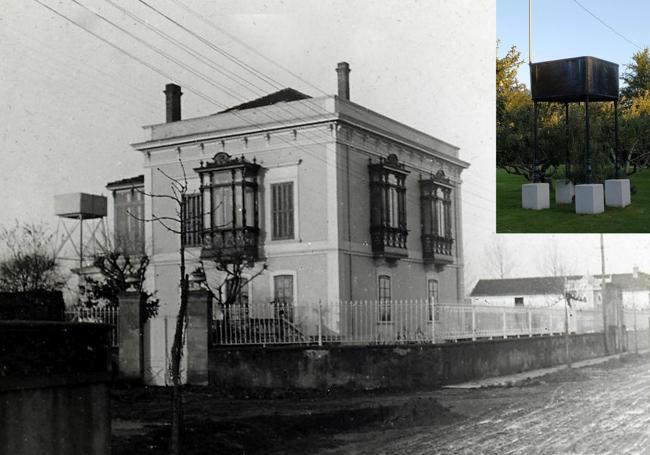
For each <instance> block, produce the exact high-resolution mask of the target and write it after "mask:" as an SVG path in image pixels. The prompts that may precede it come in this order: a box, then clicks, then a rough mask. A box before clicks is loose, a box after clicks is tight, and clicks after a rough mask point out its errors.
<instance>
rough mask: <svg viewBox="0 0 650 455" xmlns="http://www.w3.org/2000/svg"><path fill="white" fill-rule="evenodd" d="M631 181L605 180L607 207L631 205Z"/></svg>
mask: <svg viewBox="0 0 650 455" xmlns="http://www.w3.org/2000/svg"><path fill="white" fill-rule="evenodd" d="M631 201H632V199H631V197H630V181H629V180H628V179H611V180H605V205H606V206H607V207H625V206H627V205H630V203H631Z"/></svg>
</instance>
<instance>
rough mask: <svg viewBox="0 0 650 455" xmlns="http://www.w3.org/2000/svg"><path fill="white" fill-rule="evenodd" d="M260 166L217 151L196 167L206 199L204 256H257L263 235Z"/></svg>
mask: <svg viewBox="0 0 650 455" xmlns="http://www.w3.org/2000/svg"><path fill="white" fill-rule="evenodd" d="M259 169H260V166H259V165H258V164H256V163H255V162H252V163H251V162H249V161H246V160H245V159H244V158H243V157H242V158H231V157H230V156H229V155H228V154H227V153H217V154H216V155H215V157H214V160H213V161H212V162H210V163H207V164H205V165H203V164H202V165H201V167H200V168H197V169H195V171H196V172H197V173H198V174H199V176H200V178H201V194H202V199H203V226H204V234H203V252H202V257H216V258H217V259H219V260H221V261H225V262H229V261H241V260H247V261H254V260H256V259H257V256H258V252H257V249H258V248H257V247H258V238H259V216H258V212H259V210H258V183H257V176H258V172H259Z"/></svg>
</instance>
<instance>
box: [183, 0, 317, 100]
mask: <svg viewBox="0 0 650 455" xmlns="http://www.w3.org/2000/svg"><path fill="white" fill-rule="evenodd" d="M171 1H172V2H173V3H176V4H177V5H179V6H180V7H181V8H183V9H184V10H185V11H187V12H188V13H190V14H191V15H192V16H194V17H196V18H197V19H199V20H200V21H201V22H203V23H205V24H207V25H208V26H210V27H212V28H213V29H214V30H216V31H218V32H220V33H223V34H224V35H226V36H227V37H228V38H230V39H231V40H233V41H235V42H237V43H239V44H240V45H241V46H243V47H244V48H245V49H247V50H248V51H250V52H252V53H253V54H255V55H257V56H258V57H261V58H263V59H264V60H266V61H267V62H269V63H271V64H272V65H275V66H277V67H278V68H280V69H281V70H283V71H285V72H287V73H288V74H290V75H291V76H293V77H295V78H296V79H298V80H299V81H301V82H303V83H304V84H306V85H308V86H309V87H311V88H313V89H314V90H316V91H317V92H320V93H321V94H322V95H328V93H326V92H325V91H323V90H322V89H320V88H319V87H317V86H316V85H313V84H312V83H310V82H309V81H307V80H305V79H303V78H302V77H300V76H299V75H298V74H296V73H294V72H293V71H291V70H290V69H288V68H286V67H284V66H283V65H281V64H280V63H278V62H276V61H275V60H273V59H271V58H269V57H267V56H266V55H264V54H263V53H261V52H259V51H258V50H257V49H255V48H254V47H252V46H249V45H248V44H247V43H246V42H244V41H242V40H240V39H239V38H237V37H236V36H234V35H232V34H231V33H228V32H227V31H226V30H224V29H223V28H221V27H218V26H217V25H215V24H214V23H213V22H211V21H209V20H207V19H206V18H205V17H204V16H202V15H200V14H199V13H197V12H196V11H194V10H192V9H191V8H190V7H189V6H187V5H186V4H185V3H184V2H183V1H181V0H171Z"/></svg>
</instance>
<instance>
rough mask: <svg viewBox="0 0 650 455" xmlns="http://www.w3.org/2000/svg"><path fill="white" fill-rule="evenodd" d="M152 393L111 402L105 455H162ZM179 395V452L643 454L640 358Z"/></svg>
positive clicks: (647, 417)
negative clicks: (434, 379) (380, 389)
mask: <svg viewBox="0 0 650 455" xmlns="http://www.w3.org/2000/svg"><path fill="white" fill-rule="evenodd" d="M166 394H167V392H166V391H164V390H160V389H157V390H152V389H147V390H140V391H137V390H136V391H118V392H115V393H114V397H115V400H114V407H113V415H114V422H113V428H114V431H113V434H114V438H113V443H114V444H113V453H114V454H115V455H120V454H127V453H156V454H157V453H164V447H165V438H166V435H167V433H168V428H167V427H166V425H165V423H164V422H165V421H166V420H167V418H166V416H167V415H168V414H167V400H166V396H167V395H166ZM277 395H278V396H274V397H254V398H250V397H248V398H246V397H234V398H233V397H225V396H221V395H219V394H216V393H215V392H214V391H213V390H211V389H191V390H190V391H189V393H188V396H187V405H186V416H187V424H188V425H187V433H186V438H185V440H186V447H185V450H184V453H187V454H203V453H205V454H212V453H233V454H242V453H246V454H255V453H265V454H266V453H288V454H309V453H320V454H328V455H332V454H355V453H356V454H383V453H385V454H608V453H611V454H625V453H630V454H646V453H648V454H650V451H646V450H647V449H646V448H647V447H650V359H648V357H641V358H636V359H633V358H628V359H626V360H622V361H620V360H616V361H612V362H608V363H607V364H603V365H598V366H592V367H588V368H581V369H572V370H563V371H561V372H557V373H553V374H551V375H548V376H544V377H541V378H538V379H535V380H530V381H527V382H524V383H522V384H519V385H516V386H512V387H490V388H483V389H469V390H465V389H445V390H437V391H433V392H418V393H409V394H386V393H383V394H377V393H365V394H354V395H350V394H346V393H339V392H336V393H333V394H328V395H322V396H313V395H308V394H298V395H295V394H282V393H280V394H277Z"/></svg>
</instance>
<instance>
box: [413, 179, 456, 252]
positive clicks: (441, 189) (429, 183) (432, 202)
mask: <svg viewBox="0 0 650 455" xmlns="http://www.w3.org/2000/svg"><path fill="white" fill-rule="evenodd" d="M451 193H452V186H451V182H450V181H449V179H447V178H446V177H445V174H444V172H442V171H439V172H438V173H437V174H436V175H435V176H431V177H430V178H429V179H426V180H420V200H421V209H422V255H423V258H424V260H425V261H426V262H429V263H434V264H439V265H444V264H449V263H451V262H453V253H452V246H453V243H454V239H453V232H452V224H451V213H452V212H451Z"/></svg>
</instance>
